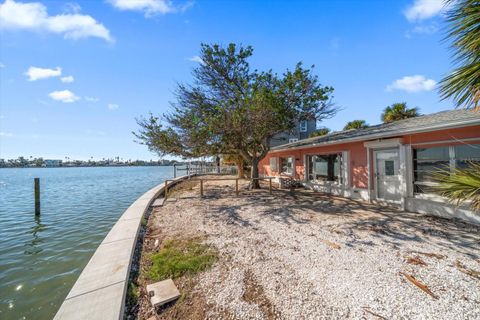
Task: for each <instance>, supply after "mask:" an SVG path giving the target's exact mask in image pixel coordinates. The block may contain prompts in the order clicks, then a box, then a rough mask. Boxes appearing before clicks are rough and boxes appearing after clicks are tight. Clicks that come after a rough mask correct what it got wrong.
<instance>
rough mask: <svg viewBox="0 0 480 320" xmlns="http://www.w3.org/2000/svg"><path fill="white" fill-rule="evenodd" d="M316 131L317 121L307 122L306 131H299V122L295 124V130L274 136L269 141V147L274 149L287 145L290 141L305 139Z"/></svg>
mask: <svg viewBox="0 0 480 320" xmlns="http://www.w3.org/2000/svg"><path fill="white" fill-rule="evenodd" d="M315 130H317V121H316V120H314V119H311V120H307V131H305V132H301V131H300V122H297V123H296V125H295V128H294V129H293V130H292V131H291V132H282V133H279V134H276V135H275V136H274V137H273V138H272V140H271V141H270V147H276V146H280V145H283V144H287V143H289V140H290V139H293V138H294V139H298V140H302V139H306V138H308V137H309V136H310V134H311V133H312V132H314V131H315Z"/></svg>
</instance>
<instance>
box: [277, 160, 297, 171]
mask: <svg viewBox="0 0 480 320" xmlns="http://www.w3.org/2000/svg"><path fill="white" fill-rule="evenodd" d="M289 158H290V159H292V172H285V171H283V168H282V160H283V159H289ZM278 171H280V174H283V175H288V176H293V175H294V173H295V157H294V156H285V157H279V158H278Z"/></svg>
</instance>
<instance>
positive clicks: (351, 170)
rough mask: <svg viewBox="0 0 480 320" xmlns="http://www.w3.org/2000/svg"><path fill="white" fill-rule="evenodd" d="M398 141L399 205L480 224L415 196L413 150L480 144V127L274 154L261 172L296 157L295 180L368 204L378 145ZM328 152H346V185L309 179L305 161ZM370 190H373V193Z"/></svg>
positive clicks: (440, 202)
mask: <svg viewBox="0 0 480 320" xmlns="http://www.w3.org/2000/svg"><path fill="white" fill-rule="evenodd" d="M392 140H395V141H396V143H398V148H399V155H400V162H401V168H402V169H401V172H402V179H401V181H402V196H403V198H402V201H401V203H400V204H399V205H400V206H401V207H402V208H403V209H405V210H409V211H413V212H419V213H431V214H437V215H440V216H442V217H452V216H456V217H460V218H462V219H465V220H468V221H469V222H473V223H478V224H480V215H478V214H475V213H472V212H471V211H469V210H468V208H465V207H455V206H452V205H449V204H448V203H446V201H445V199H443V198H440V197H436V198H435V199H428V198H427V199H426V198H423V197H422V195H415V194H413V159H412V148H415V147H422V146H425V147H427V146H428V147H433V146H450V145H457V144H462V143H465V142H468V143H477V144H480V126H479V125H477V126H468V127H463V128H455V129H446V130H438V131H430V132H423V133H416V134H407V135H400V136H397V137H393V138H388V139H380V140H373V141H358V142H351V143H342V144H330V145H322V146H315V147H308V148H307V147H304V148H300V149H292V150H283V151H271V152H270V153H269V154H267V156H266V157H265V158H264V159H263V160H262V161H261V162H260V166H259V171H260V174H261V175H264V176H277V177H280V176H282V174H280V172H278V171H279V170H280V166H279V165H277V168H278V170H276V171H272V170H271V168H270V159H271V158H272V157H275V158H277V159H278V158H282V157H289V156H293V157H294V159H295V160H294V168H295V170H294V174H293V175H292V177H293V178H295V179H296V180H299V181H302V182H303V183H305V185H307V186H309V187H312V188H314V189H317V190H319V191H325V192H329V193H333V194H337V195H341V196H345V197H351V198H358V199H363V200H367V201H372V200H374V199H375V196H374V192H373V191H374V190H373V189H374V174H373V170H374V169H373V168H374V160H373V150H375V147H372V146H375V145H376V144H377V147H379V146H381V145H382V142H383V141H387V143H388V141H392ZM327 153H343V155H344V162H345V163H344V169H345V170H346V172H345V177H346V178H347V181H345V182H344V183H343V185H339V184H336V183H333V182H326V183H323V184H319V185H311V184H310V183H308V182H307V179H306V177H305V172H306V170H305V167H306V166H305V161H306V156H307V155H314V154H327ZM369 189H370V190H369Z"/></svg>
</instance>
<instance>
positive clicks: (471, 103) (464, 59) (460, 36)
mask: <svg viewBox="0 0 480 320" xmlns="http://www.w3.org/2000/svg"><path fill="white" fill-rule="evenodd" d="M446 3H447V4H449V6H450V10H449V11H448V12H447V22H448V23H449V25H450V26H449V32H448V34H447V40H451V41H452V49H453V50H454V58H455V60H454V61H455V62H456V64H457V66H456V68H455V69H454V70H453V71H452V72H451V73H450V74H448V75H447V76H446V77H445V78H443V79H442V81H441V82H440V94H441V96H442V98H443V99H447V98H453V100H454V101H455V103H456V105H457V107H460V106H464V107H467V108H469V107H475V108H477V109H478V108H479V102H480V1H478V0H447V1H446Z"/></svg>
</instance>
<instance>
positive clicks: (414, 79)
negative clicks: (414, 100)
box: [387, 75, 437, 92]
mask: <svg viewBox="0 0 480 320" xmlns="http://www.w3.org/2000/svg"><path fill="white" fill-rule="evenodd" d="M436 84H437V82H436V81H435V80H433V79H427V78H426V77H425V76H422V75H414V76H405V77H403V78H401V79H398V80H395V81H393V82H392V83H391V84H390V85H388V86H387V91H393V90H403V91H407V92H420V91H432V90H433V89H435V85H436Z"/></svg>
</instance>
